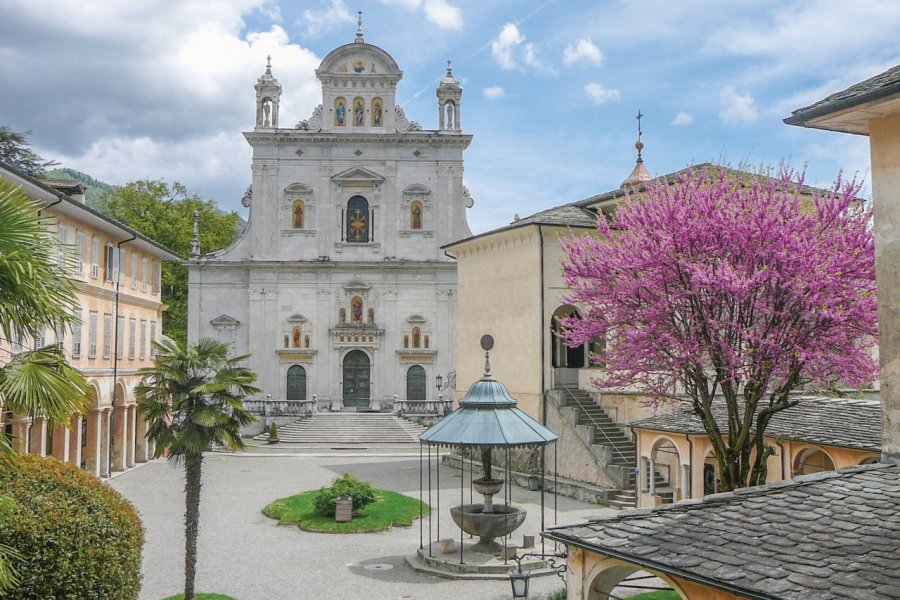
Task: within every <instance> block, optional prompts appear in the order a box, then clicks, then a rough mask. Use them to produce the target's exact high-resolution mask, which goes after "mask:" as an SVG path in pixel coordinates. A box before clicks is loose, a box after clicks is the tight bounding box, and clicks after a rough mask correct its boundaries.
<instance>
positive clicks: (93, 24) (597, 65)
mask: <svg viewBox="0 0 900 600" xmlns="http://www.w3.org/2000/svg"><path fill="white" fill-rule="evenodd" d="M357 10H362V11H363V13H364V17H363V18H364V29H365V36H366V41H367V42H369V43H373V44H376V45H379V46H381V47H382V48H384V49H385V50H387V51H388V52H389V53H390V54H392V55H393V56H394V58H395V59H396V60H397V62H398V63H399V64H400V67H401V68H402V69H403V71H404V78H403V81H402V82H401V84H400V87H399V89H398V101H399V102H400V103H401V104H402V105H403V106H404V108H405V110H406V113H407V116H408V117H410V118H411V119H413V120H416V121H419V122H420V123H421V124H422V125H423V127H425V128H426V129H427V128H434V127H436V123H437V109H436V101H435V97H434V88H435V86H436V85H437V81H438V80H439V79H440V77H441V76H442V75H443V72H444V65H445V60H446V59H447V58H452V59H453V60H454V72H455V74H456V76H457V77H458V78H459V79H460V80H461V82H462V84H463V87H464V90H465V91H464V95H463V103H462V124H463V129H464V130H465V131H466V132H468V133H471V134H473V135H474V136H475V137H474V141H473V143H472V145H471V147H470V148H469V150H468V151H467V152H466V175H465V180H466V184H467V185H468V187H469V188H470V190H471V192H472V195H473V196H474V197H475V201H476V203H475V207H474V208H473V209H471V210H470V211H469V223H470V225H471V227H472V229H473V231H474V232H476V233H477V232H481V231H485V230H487V229H490V228H493V227H497V226H501V225H503V224H505V223H507V222H509V221H510V220H511V219H512V218H513V215H514V214H515V213H520V214H521V215H522V216H525V215H526V214H530V213H533V212H536V211H538V210H541V209H543V208H547V207H549V206H552V205H556V204H561V203H564V202H568V201H572V200H577V199H581V198H583V197H586V196H589V195H592V194H596V193H600V192H604V191H608V190H610V189H613V188H616V187H617V186H618V185H619V183H620V182H621V181H622V179H624V178H625V177H626V176H627V175H628V173H629V172H630V170H631V168H632V166H633V164H634V147H633V144H634V141H635V136H636V127H635V125H636V123H635V119H634V117H635V114H636V112H637V110H638V109H640V110H641V111H642V112H643V113H644V114H645V115H646V116H645V118H644V121H643V129H644V142H645V144H646V147H645V150H644V158H645V161H646V166H647V168H648V169H649V170H650V172H651V173H653V174H663V173H667V172H670V171H674V170H677V169H679V168H682V167H684V166H685V165H687V164H690V163H697V162H706V161H727V162H730V163H731V164H741V163H743V164H752V165H757V164H760V163H765V164H777V163H778V162H779V161H780V160H782V159H786V160H789V161H790V163H791V164H792V165H793V166H795V167H802V166H803V165H804V164H808V182H809V183H812V184H816V185H827V184H828V183H830V182H831V181H832V180H833V179H834V177H835V175H836V174H837V172H838V171H839V170H841V169H843V170H844V171H846V172H847V173H850V174H852V173H855V172H857V171H860V172H861V174H862V175H867V171H866V170H867V168H868V143H867V140H866V139H865V138H860V137H856V136H848V135H841V134H834V133H828V132H820V131H812V130H804V129H799V128H794V127H788V126H786V125H784V124H783V123H782V122H781V119H782V118H784V117H786V116H788V115H789V114H790V111H791V110H793V109H796V108H799V107H801V106H805V105H807V104H809V103H811V102H813V101H815V100H818V99H820V98H822V97H824V96H826V95H827V94H829V93H831V92H834V91H838V90H840V89H843V88H844V87H846V86H848V85H850V84H852V83H854V82H856V81H859V80H861V79H864V78H866V77H869V76H871V75H874V74H875V73H878V72H881V71H883V70H886V69H887V68H889V67H891V66H893V65H895V64H897V63H898V62H900V36H898V35H897V32H898V31H900V4H898V3H897V2H895V1H894V0H884V1H877V0H806V1H802V2H800V1H785V0H782V1H777V2H776V1H771V2H768V1H765V0H754V1H752V2H751V1H740V0H733V1H730V2H727V3H723V2H716V1H699V0H682V1H679V2H672V1H663V0H641V1H613V0H609V1H591V2H587V1H581V2H579V1H563V0H556V1H546V0H545V1H535V2H524V1H521V0H519V1H513V0H490V1H485V0H481V1H475V0H472V1H470V0H357V1H356V2H355V3H350V2H349V1H348V0H309V1H305V2H286V1H284V2H278V1H276V0H230V1H228V2H221V1H218V0H179V2H177V3H172V2H164V1H162V0H158V1H150V0H129V2H119V1H115V0H106V1H83V2H75V1H66V2H62V1H61V0H55V1H54V0H0V13H2V14H3V15H4V18H3V19H2V20H0V81H3V82H4V85H3V86H0V123H3V124H7V125H9V126H11V127H13V128H14V129H18V130H30V131H31V132H32V137H31V140H32V143H33V144H34V146H35V147H36V148H37V149H38V150H39V151H40V152H41V153H42V154H43V155H44V156H46V157H48V158H55V159H57V160H60V161H61V162H62V163H63V164H64V165H65V166H71V167H74V168H77V169H80V170H83V171H85V172H88V173H90V174H92V175H94V176H95V177H98V178H100V179H102V180H105V181H108V182H110V183H124V182H127V181H131V180H134V179H138V178H142V177H151V178H162V179H167V180H170V181H171V180H178V181H181V182H182V183H184V184H186V185H187V186H188V187H189V188H190V189H192V190H194V191H197V192H199V193H201V194H203V195H205V196H208V197H210V198H213V199H215V200H216V201H217V202H218V203H219V204H220V205H221V206H222V207H223V208H227V209H237V210H239V211H240V212H242V213H243V212H245V211H243V209H241V208H240V198H241V196H242V194H243V190H244V189H245V188H246V186H247V184H248V183H249V179H250V169H249V159H250V153H249V147H248V146H247V145H246V142H245V141H244V140H243V137H242V136H241V132H242V131H245V130H248V129H249V128H250V126H251V124H252V119H253V111H254V106H253V103H254V91H253V84H254V83H255V80H256V78H257V77H258V76H259V75H260V74H261V73H262V71H263V68H264V65H265V56H266V55H267V54H271V55H272V57H273V58H272V62H273V70H274V72H275V75H276V77H278V79H279V80H280V81H281V83H282V86H283V88H284V95H283V100H282V109H281V120H282V125H283V126H284V125H288V126H290V125H293V124H294V123H295V122H297V121H299V120H301V119H305V118H308V117H309V115H310V113H311V112H312V109H313V107H314V106H315V105H316V104H318V103H319V101H320V92H319V86H318V81H317V80H316V79H315V76H314V73H313V71H314V69H315V68H316V66H317V65H318V63H319V61H320V60H321V59H322V57H324V56H325V55H326V54H327V53H328V52H329V51H330V50H331V49H333V48H334V47H336V46H338V45H341V44H344V43H347V42H350V41H352V39H353V35H354V33H355V29H356V11H357Z"/></svg>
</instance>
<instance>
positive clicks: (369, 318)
mask: <svg viewBox="0 0 900 600" xmlns="http://www.w3.org/2000/svg"><path fill="white" fill-rule="evenodd" d="M366 323H367V324H368V325H374V324H375V309H374V308H370V309H369V310H368V314H367V318H366Z"/></svg>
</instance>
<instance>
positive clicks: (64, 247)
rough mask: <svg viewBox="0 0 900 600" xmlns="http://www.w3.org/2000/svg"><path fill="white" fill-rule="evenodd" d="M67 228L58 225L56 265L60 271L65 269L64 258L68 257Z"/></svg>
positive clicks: (62, 224) (63, 224) (64, 225)
mask: <svg viewBox="0 0 900 600" xmlns="http://www.w3.org/2000/svg"><path fill="white" fill-rule="evenodd" d="M68 244H69V228H68V227H66V224H65V223H60V224H59V254H58V255H57V256H58V258H57V264H58V265H59V268H60V269H65V268H66V258H67V257H68V255H69V246H68Z"/></svg>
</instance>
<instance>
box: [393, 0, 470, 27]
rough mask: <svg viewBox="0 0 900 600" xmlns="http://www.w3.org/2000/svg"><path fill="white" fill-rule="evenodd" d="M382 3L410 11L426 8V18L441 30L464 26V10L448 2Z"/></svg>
mask: <svg viewBox="0 0 900 600" xmlns="http://www.w3.org/2000/svg"><path fill="white" fill-rule="evenodd" d="M381 3H382V4H389V5H390V4H393V5H397V6H403V7H404V8H408V9H409V10H418V9H419V7H422V6H424V8H425V18H426V19H428V20H429V21H430V22H432V23H434V24H435V25H437V26H438V27H440V28H441V29H462V26H463V15H462V10H460V8H459V7H458V6H454V5H453V4H450V3H449V2H448V1H447V0H424V1H423V0H381Z"/></svg>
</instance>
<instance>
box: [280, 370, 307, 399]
mask: <svg viewBox="0 0 900 600" xmlns="http://www.w3.org/2000/svg"><path fill="white" fill-rule="evenodd" d="M285 398H286V399H288V400H306V369H305V368H303V367H302V366H301V365H291V366H290V367H288V370H287V377H286V381H285Z"/></svg>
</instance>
